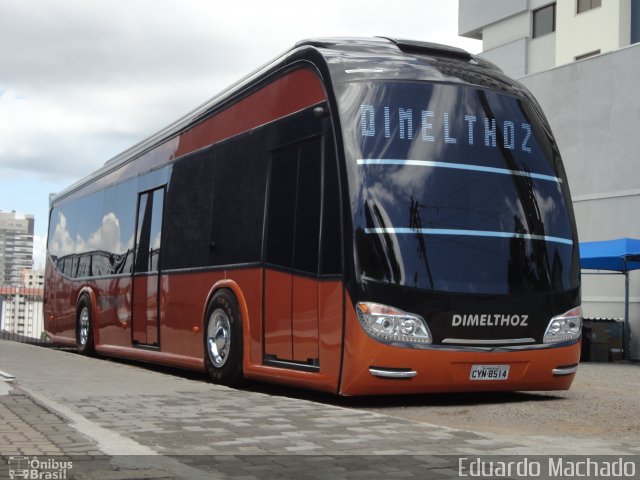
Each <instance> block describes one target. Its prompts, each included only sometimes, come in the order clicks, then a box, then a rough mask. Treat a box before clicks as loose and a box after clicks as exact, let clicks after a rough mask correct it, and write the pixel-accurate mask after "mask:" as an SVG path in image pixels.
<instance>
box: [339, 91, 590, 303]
mask: <svg viewBox="0 0 640 480" xmlns="http://www.w3.org/2000/svg"><path fill="white" fill-rule="evenodd" d="M343 87H344V90H343V94H342V95H341V111H340V114H341V122H342V125H343V129H344V137H345V148H346V155H347V163H348V165H350V167H351V169H350V172H351V178H350V188H351V198H352V208H353V212H352V213H353V222H354V229H355V231H354V236H355V242H356V252H357V259H356V266H357V269H358V274H359V275H360V277H361V278H366V279H368V280H373V281H379V282H386V283H392V284H397V285H403V286H408V287H414V288H419V289H424V290H432V291H444V292H458V293H484V294H507V293H536V292H537V293H540V292H550V291H564V290H568V289H570V288H574V287H575V286H577V285H578V283H579V278H578V269H577V245H576V242H575V241H574V237H575V234H574V230H573V226H572V217H571V216H572V213H571V210H570V207H567V205H568V204H569V202H570V200H569V193H568V187H567V184H566V179H565V176H564V171H563V168H562V165H561V160H560V157H559V154H558V151H557V149H556V147H555V144H554V142H553V139H552V137H551V136H550V133H549V131H548V128H547V127H546V124H545V123H544V121H543V120H542V119H541V118H540V117H539V115H538V113H537V111H536V109H535V108H534V107H533V106H532V105H531V103H529V101H528V100H526V99H522V98H518V97H515V96H510V95H506V94H503V93H499V92H496V91H492V90H488V89H483V88H478V87H472V86H465V85H450V84H434V83H426V82H398V81H378V82H371V83H367V82H358V83H352V84H346V85H343Z"/></svg>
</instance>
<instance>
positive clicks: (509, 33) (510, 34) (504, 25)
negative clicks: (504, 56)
mask: <svg viewBox="0 0 640 480" xmlns="http://www.w3.org/2000/svg"><path fill="white" fill-rule="evenodd" d="M530 32H531V13H530V12H528V11H524V12H521V13H518V14H517V15H514V16H512V17H509V18H505V19H503V20H502V21H500V22H497V23H492V24H491V25H487V26H486V27H485V28H484V30H483V31H482V49H483V50H491V49H493V48H496V47H499V46H501V45H504V44H506V43H511V42H513V41H516V40H520V39H521V38H525V37H528V36H530V34H531V33H530Z"/></svg>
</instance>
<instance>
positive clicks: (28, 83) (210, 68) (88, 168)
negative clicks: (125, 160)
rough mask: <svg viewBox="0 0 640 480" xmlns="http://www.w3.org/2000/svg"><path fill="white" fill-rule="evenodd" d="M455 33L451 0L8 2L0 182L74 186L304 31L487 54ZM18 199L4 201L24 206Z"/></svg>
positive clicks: (0, 27)
mask: <svg viewBox="0 0 640 480" xmlns="http://www.w3.org/2000/svg"><path fill="white" fill-rule="evenodd" d="M456 32H457V2H452V1H451V0H431V1H429V2H425V1H424V0H407V1H403V2H395V3H391V4H390V3H389V2H387V1H381V0H367V1H365V0H354V1H351V2H344V1H339V0H324V1H323V2H312V3H308V2H307V3H300V2H294V1H283V0H274V1H271V2H262V1H253V0H246V1H242V2H212V1H210V0H184V1H181V2H176V1H175V0H135V1H125V0H111V1H109V2H87V1H86V0H64V1H51V0H29V1H1V2H0V44H1V45H3V46H4V48H3V51H2V55H0V72H2V75H1V76H0V139H2V141H1V142H0V189H2V188H4V187H3V184H2V181H3V179H7V178H10V177H13V176H14V175H16V174H19V175H20V176H21V178H25V177H32V178H34V187H33V188H34V190H36V189H37V188H38V187H37V183H36V182H35V179H36V178H46V179H49V180H51V181H55V182H62V183H63V184H71V183H73V182H75V181H77V180H79V179H80V178H82V177H84V176H86V175H87V174H89V173H90V172H92V171H94V170H96V169H97V168H99V167H100V166H101V165H102V164H103V163H104V162H105V161H107V160H108V159H109V158H111V157H113V156H115V155H116V154H118V153H120V152H121V151H123V150H125V149H126V148H128V147H130V146H132V145H133V144H135V143H137V142H139V141H140V140H142V139H144V138H146V137H148V136H149V135H151V134H153V133H155V132H156V131H158V130H160V129H161V128H163V127H165V126H166V125H168V124H169V123H171V122H173V121H174V120H176V119H178V118H179V117H181V116H182V115H184V114H186V113H187V112H188V111H190V110H191V109H193V108H194V107H196V106H197V105H200V104H201V103H203V102H204V101H206V100H207V99H208V98H211V97H212V96H214V95H215V94H216V93H218V92H219V91H220V90H222V89H224V88H226V87H227V86H228V85H230V84H231V83H233V82H235V81H236V80H238V79H239V78H241V77H242V76H244V75H246V74H248V73H250V72H251V71H253V70H255V69H256V68H257V67H259V66H260V65H263V64H265V63H266V62H267V61H269V60H270V59H272V58H274V57H275V56H277V55H279V54H280V53H282V52H283V51H285V50H286V49H288V48H290V47H291V46H293V45H294V43H295V42H296V41H298V40H301V39H303V38H309V37H315V36H371V35H386V36H391V37H394V36H395V37H402V38H413V39H417V40H426V41H436V42H437V41H440V42H444V43H457V44H458V45H465V44H467V45H473V46H474V48H475V51H478V50H479V47H478V46H477V45H478V43H477V42H475V43H474V42H473V41H470V40H461V39H459V38H457V37H456ZM469 48H470V47H469ZM5 181H6V180H5ZM30 194H33V192H28V191H25V192H24V195H25V197H27V196H28V195H30ZM12 201H15V202H16V203H15V204H11V205H9V204H6V205H0V208H4V209H9V210H10V209H15V210H23V209H24V208H23V206H22V205H21V203H20V202H26V200H25V199H20V198H19V197H16V198H15V199H12ZM40 221H41V220H40ZM42 224H43V223H41V225H42Z"/></svg>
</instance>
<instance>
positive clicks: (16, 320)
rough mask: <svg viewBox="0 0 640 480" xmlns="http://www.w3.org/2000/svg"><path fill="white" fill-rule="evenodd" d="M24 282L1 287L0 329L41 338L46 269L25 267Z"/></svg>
mask: <svg viewBox="0 0 640 480" xmlns="http://www.w3.org/2000/svg"><path fill="white" fill-rule="evenodd" d="M21 276H22V280H21V284H20V285H17V286H0V332H3V333H9V334H12V335H18V336H22V337H29V338H36V339H40V338H41V337H42V334H43V332H44V317H43V308H42V307H43V302H42V299H43V285H44V270H23V271H22V272H21Z"/></svg>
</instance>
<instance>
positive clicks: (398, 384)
mask: <svg viewBox="0 0 640 480" xmlns="http://www.w3.org/2000/svg"><path fill="white" fill-rule="evenodd" d="M346 302H347V307H346V318H345V322H346V324H345V341H344V365H343V371H342V372H343V373H342V382H341V385H340V394H342V395H389V394H401V393H431V392H456V391H517V390H567V389H568V388H569V387H570V386H571V383H572V382H573V379H574V377H575V374H571V375H565V376H554V375H553V373H552V370H553V369H554V368H558V367H561V366H564V367H566V366H570V365H577V364H578V362H579V361H580V342H578V343H575V344H572V345H570V346H567V347H558V348H548V349H541V350H521V351H512V352H472V351H464V352H463V351H454V350H448V349H434V350H420V349H411V348H401V347H393V346H390V345H386V344H382V343H380V342H377V341H376V340H373V339H372V338H370V337H369V336H368V335H367V334H366V332H365V331H364V330H363V329H362V327H361V326H360V323H359V320H358V318H357V314H356V312H355V310H354V308H353V306H352V303H351V302H350V301H349V300H346ZM472 365H509V367H510V370H509V378H508V379H507V380H500V381H472V380H470V379H469V373H470V369H471V366H472ZM371 367H377V368H379V369H389V370H397V369H403V370H412V371H415V372H416V373H417V374H416V376H414V377H413V378H408V379H395V378H380V377H377V376H373V375H372V374H371V373H370V371H369V368H371Z"/></svg>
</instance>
